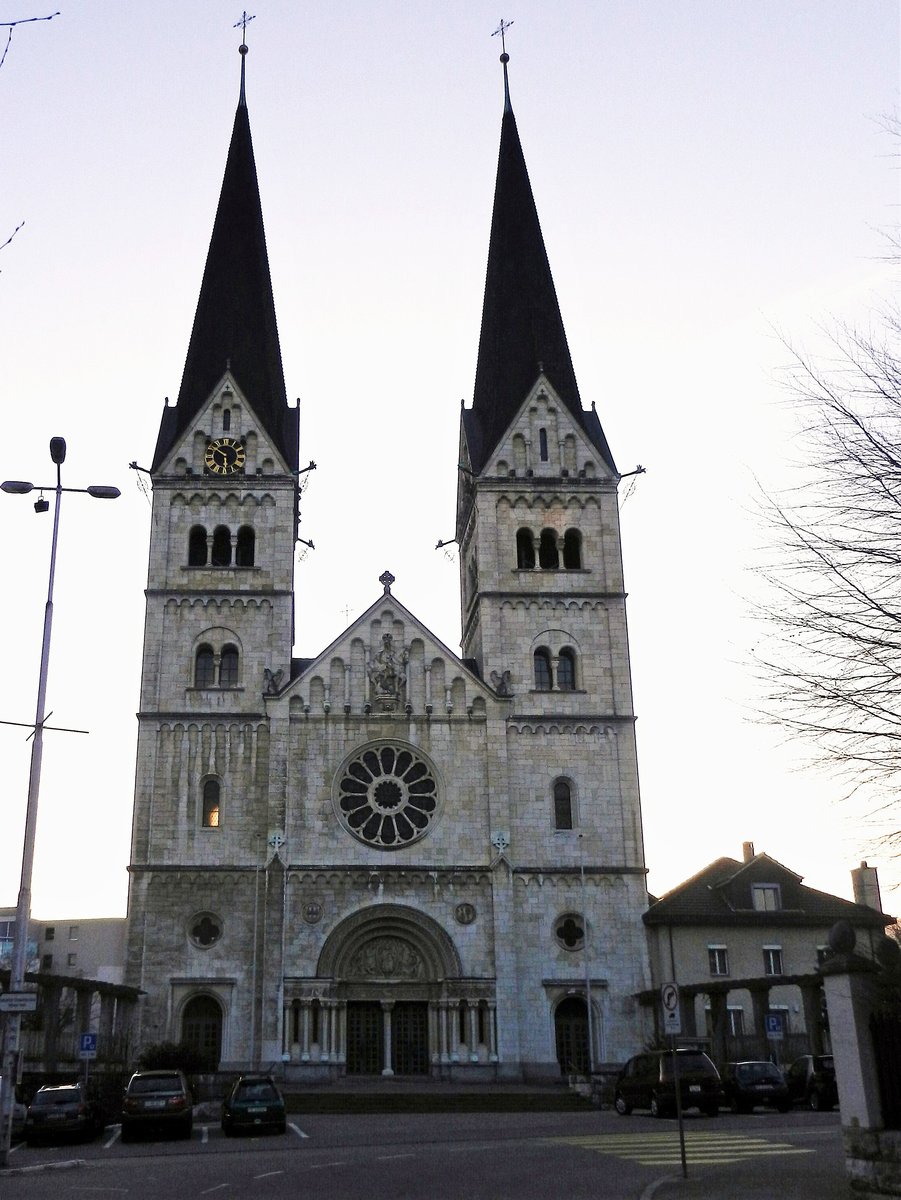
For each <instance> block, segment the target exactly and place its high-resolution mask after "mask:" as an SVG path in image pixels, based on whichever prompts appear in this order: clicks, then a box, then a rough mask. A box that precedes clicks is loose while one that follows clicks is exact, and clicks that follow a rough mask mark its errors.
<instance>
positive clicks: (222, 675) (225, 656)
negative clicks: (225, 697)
mask: <svg viewBox="0 0 901 1200" xmlns="http://www.w3.org/2000/svg"><path fill="white" fill-rule="evenodd" d="M219 686H220V687H224V688H227V687H237V686H238V647H237V646H223V647H222V655H221V657H220V659H219Z"/></svg>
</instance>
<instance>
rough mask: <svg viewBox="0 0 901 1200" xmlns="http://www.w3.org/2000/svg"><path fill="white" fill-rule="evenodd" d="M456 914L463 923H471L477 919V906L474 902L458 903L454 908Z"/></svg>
mask: <svg viewBox="0 0 901 1200" xmlns="http://www.w3.org/2000/svg"><path fill="white" fill-rule="evenodd" d="M454 916H455V917H456V919H457V921H458V922H459V923H460V924H461V925H471V924H472V923H473V921H474V920H475V919H476V906H475V905H474V904H458V905H457V907H456V908H455V909H454Z"/></svg>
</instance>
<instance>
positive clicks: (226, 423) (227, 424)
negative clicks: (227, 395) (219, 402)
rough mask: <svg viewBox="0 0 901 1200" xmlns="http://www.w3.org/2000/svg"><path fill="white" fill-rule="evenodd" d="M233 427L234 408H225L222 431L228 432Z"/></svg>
mask: <svg viewBox="0 0 901 1200" xmlns="http://www.w3.org/2000/svg"><path fill="white" fill-rule="evenodd" d="M231 427H232V410H231V409H230V408H223V410H222V432H223V433H228V431H229V430H230V429H231Z"/></svg>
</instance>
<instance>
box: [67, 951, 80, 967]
mask: <svg viewBox="0 0 901 1200" xmlns="http://www.w3.org/2000/svg"><path fill="white" fill-rule="evenodd" d="M77 962H78V955H77V954H67V955H66V966H67V967H74V966H75V964H76V963H77Z"/></svg>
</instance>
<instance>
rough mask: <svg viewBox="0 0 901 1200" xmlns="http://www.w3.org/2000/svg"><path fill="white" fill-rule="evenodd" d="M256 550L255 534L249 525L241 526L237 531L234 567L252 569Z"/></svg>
mask: <svg viewBox="0 0 901 1200" xmlns="http://www.w3.org/2000/svg"><path fill="white" fill-rule="evenodd" d="M255 549H256V534H255V533H254V532H253V528H252V526H250V525H242V526H241V528H240V529H239V530H238V540H237V542H236V544H235V566H236V567H252V566H253V557H254V551H255Z"/></svg>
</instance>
